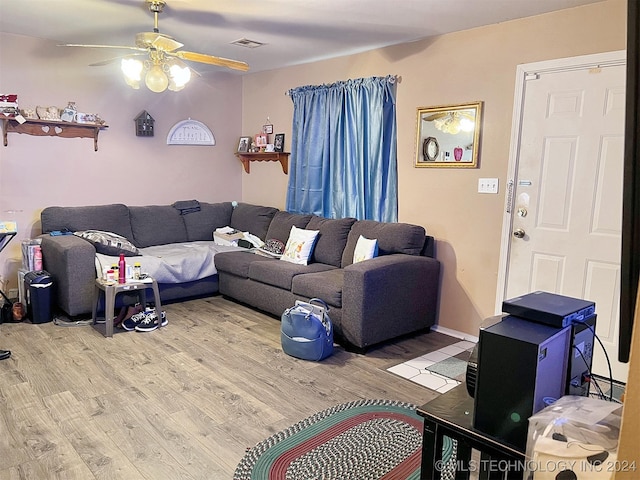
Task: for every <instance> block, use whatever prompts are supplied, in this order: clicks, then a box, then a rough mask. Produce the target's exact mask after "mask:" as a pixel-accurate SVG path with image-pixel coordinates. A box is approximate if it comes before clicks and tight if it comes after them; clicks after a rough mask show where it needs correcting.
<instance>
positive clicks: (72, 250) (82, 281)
mask: <svg viewBox="0 0 640 480" xmlns="http://www.w3.org/2000/svg"><path fill="white" fill-rule="evenodd" d="M40 238H41V239H42V245H41V247H42V257H43V260H44V269H45V270H46V271H47V272H48V273H49V274H50V275H51V277H52V279H53V286H54V292H55V297H56V303H57V305H58V306H59V307H60V308H61V309H62V310H63V311H65V312H66V313H67V314H68V315H71V316H75V315H80V314H84V313H88V312H91V310H92V308H93V304H92V302H93V293H94V292H93V291H94V282H95V279H96V264H95V258H96V250H95V248H94V247H93V245H91V243H89V242H87V241H86V240H84V239H82V238H79V237H76V236H75V235H62V236H51V235H41V236H40Z"/></svg>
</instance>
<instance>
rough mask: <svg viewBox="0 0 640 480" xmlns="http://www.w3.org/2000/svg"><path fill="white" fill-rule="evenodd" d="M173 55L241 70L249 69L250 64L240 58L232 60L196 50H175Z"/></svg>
mask: <svg viewBox="0 0 640 480" xmlns="http://www.w3.org/2000/svg"><path fill="white" fill-rule="evenodd" d="M173 55H175V56H177V57H178V58H181V59H183V60H190V61H192V62H200V63H208V64H209V65H218V66H220V67H227V68H232V69H234V70H241V71H243V72H246V71H247V70H249V65H247V64H246V63H245V62H241V61H239V60H230V59H228V58H222V57H214V56H213V55H206V54H204V53H195V52H185V51H180V52H175V53H174V54H173Z"/></svg>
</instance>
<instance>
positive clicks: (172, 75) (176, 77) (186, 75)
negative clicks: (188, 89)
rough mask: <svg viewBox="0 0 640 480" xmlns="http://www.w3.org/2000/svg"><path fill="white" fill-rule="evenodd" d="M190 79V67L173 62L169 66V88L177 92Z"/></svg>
mask: <svg viewBox="0 0 640 480" xmlns="http://www.w3.org/2000/svg"><path fill="white" fill-rule="evenodd" d="M189 80H191V69H190V68H189V67H186V66H185V67H181V66H180V65H176V64H175V63H174V64H173V65H171V66H170V67H169V90H172V91H174V92H178V91H180V90H182V89H183V88H184V86H185V85H186V84H187V83H188V82H189Z"/></svg>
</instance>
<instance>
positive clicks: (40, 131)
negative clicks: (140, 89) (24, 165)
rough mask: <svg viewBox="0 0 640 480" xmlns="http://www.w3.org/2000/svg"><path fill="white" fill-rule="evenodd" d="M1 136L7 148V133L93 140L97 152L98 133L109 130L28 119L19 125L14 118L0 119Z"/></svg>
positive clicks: (89, 125) (99, 126) (101, 127)
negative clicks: (0, 122)
mask: <svg viewBox="0 0 640 480" xmlns="http://www.w3.org/2000/svg"><path fill="white" fill-rule="evenodd" d="M1 120H2V136H3V140H4V146H5V147H6V146H7V143H8V142H7V133H9V132H15V133H25V134H27V135H35V136H38V137H44V136H47V137H62V138H93V149H94V151H96V152H97V151H98V133H100V130H104V129H105V128H109V126H108V125H98V124H95V123H75V122H63V121H61V120H60V121H56V120H39V119H33V118H32V119H29V120H27V121H26V122H24V123H19V122H18V121H17V120H16V119H15V118H2V119H1Z"/></svg>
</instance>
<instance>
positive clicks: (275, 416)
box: [0, 296, 458, 480]
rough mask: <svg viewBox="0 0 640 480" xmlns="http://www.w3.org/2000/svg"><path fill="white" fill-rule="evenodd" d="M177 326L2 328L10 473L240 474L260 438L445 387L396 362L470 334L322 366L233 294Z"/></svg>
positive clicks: (0, 466) (174, 309)
mask: <svg viewBox="0 0 640 480" xmlns="http://www.w3.org/2000/svg"><path fill="white" fill-rule="evenodd" d="M164 310H166V312H167V318H168V320H169V325H168V326H167V327H165V328H162V329H159V330H156V331H154V332H148V333H138V332H122V333H117V334H116V335H114V337H113V338H105V337H103V336H102V335H101V334H100V333H99V332H98V331H97V330H95V329H94V328H92V327H91V326H80V327H61V326H56V325H55V324H53V323H46V324H40V325H31V324H28V323H19V324H3V325H0V348H1V349H9V350H11V351H12V353H13V354H12V357H11V358H10V359H8V360H3V361H1V362H0V479H2V480H14V479H37V480H43V479H67V480H76V479H77V480H91V479H105V480H106V479H127V480H135V479H148V480H170V479H207V480H210V479H214V480H217V479H231V478H232V476H233V472H234V470H235V468H236V465H237V464H238V462H239V461H240V459H241V458H242V456H243V455H244V453H245V451H246V449H247V448H250V447H252V446H253V445H255V444H256V443H257V442H259V441H261V440H263V439H265V438H266V437H268V436H269V435H271V434H273V433H275V432H277V431H279V430H282V429H284V428H286V427H288V426H290V425H292V424H294V423H296V422H298V421H300V420H302V419H304V418H306V417H308V416H310V415H312V414H313V413H315V412H318V411H320V410H323V409H325V408H328V407H331V406H333V405H336V404H339V403H343V402H348V401H353V400H359V399H367V398H370V399H371V398H385V399H393V400H401V401H406V402H412V403H414V404H416V405H421V404H423V403H425V402H427V401H429V400H431V399H433V398H434V397H435V396H436V395H437V394H436V393H435V392H433V391H431V390H428V389H426V388H424V387H421V386H419V385H417V384H415V383H412V382H410V381H408V380H405V379H402V378H400V377H397V376H395V375H393V374H392V373H389V372H386V371H385V369H386V368H388V367H390V366H392V365H396V364H398V363H401V362H403V361H406V360H409V359H411V358H415V357H417V356H419V355H422V354H424V353H427V352H429V351H432V350H437V349H439V348H442V347H444V346H446V345H449V344H451V343H455V342H456V341H458V340H457V339H455V338H452V337H448V336H446V335H442V334H439V333H435V332H433V333H428V334H427V333H424V334H420V335H416V336H414V337H412V338H407V339H402V340H400V341H396V342H391V343H389V344H386V345H383V346H380V347H378V348H375V349H372V350H371V351H369V352H368V353H367V354H366V355H358V354H355V353H350V352H346V351H345V350H344V349H343V348H341V347H338V348H337V349H336V352H335V353H334V355H333V356H331V357H330V358H328V359H326V360H324V361H323V362H321V363H315V362H306V361H302V360H297V359H294V358H292V357H289V356H288V355H286V354H284V353H283V352H282V350H281V348H280V322H279V320H278V319H276V318H273V317H271V316H268V315H264V314H262V313H260V312H256V311H254V310H251V309H249V308H246V307H244V306H242V305H239V304H237V303H234V302H232V301H230V300H227V299H225V298H223V297H221V296H217V297H212V298H207V299H198V300H191V301H187V302H183V303H175V304H171V305H166V306H164Z"/></svg>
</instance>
